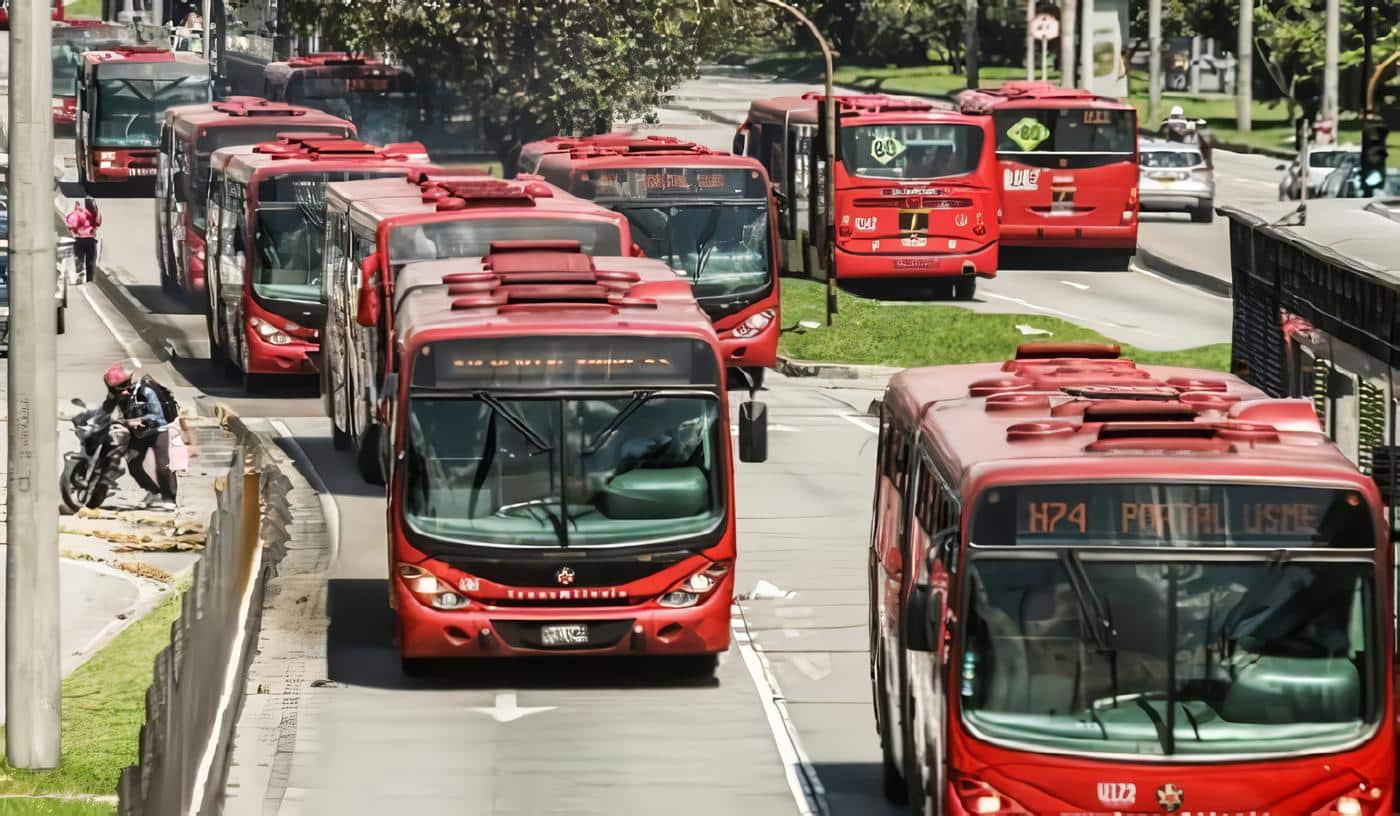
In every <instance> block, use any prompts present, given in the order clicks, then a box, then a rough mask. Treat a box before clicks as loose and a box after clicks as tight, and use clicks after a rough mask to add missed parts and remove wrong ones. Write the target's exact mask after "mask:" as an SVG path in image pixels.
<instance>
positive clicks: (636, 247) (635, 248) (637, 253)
mask: <svg viewBox="0 0 1400 816" xmlns="http://www.w3.org/2000/svg"><path fill="white" fill-rule="evenodd" d="M646 256H647V254H646V252H644V251H643V250H642V245H641V244H639V243H637V242H636V241H633V242H632V257H633V258H645V257H646Z"/></svg>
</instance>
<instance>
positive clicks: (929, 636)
mask: <svg viewBox="0 0 1400 816" xmlns="http://www.w3.org/2000/svg"><path fill="white" fill-rule="evenodd" d="M957 544H958V530H957V528H956V527H950V528H948V529H946V530H941V531H939V532H937V533H935V534H934V536H933V543H932V544H930V545H929V546H928V551H927V552H925V553H924V563H923V565H922V571H921V572H920V574H919V580H918V581H917V582H916V583H915V584H914V586H912V587H911V588H910V589H909V602H908V604H906V605H905V608H904V609H905V612H904V645H905V647H906V648H908V649H909V650H910V651H914V652H931V651H933V650H934V648H935V647H936V646H937V645H938V644H936V643H934V640H935V638H934V632H935V631H936V629H937V624H938V620H937V619H936V617H937V616H941V615H942V614H943V610H942V609H941V608H935V604H934V602H933V587H932V586H931V585H930V584H929V576H931V575H933V566H934V564H935V563H937V562H938V560H939V558H940V557H941V556H942V554H943V552H944V551H945V550H946V549H948V548H949V547H956V546H957Z"/></svg>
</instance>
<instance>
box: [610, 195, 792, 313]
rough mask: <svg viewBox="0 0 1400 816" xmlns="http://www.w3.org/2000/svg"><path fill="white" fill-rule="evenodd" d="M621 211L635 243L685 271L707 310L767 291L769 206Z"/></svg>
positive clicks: (651, 207)
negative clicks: (629, 225)
mask: <svg viewBox="0 0 1400 816" xmlns="http://www.w3.org/2000/svg"><path fill="white" fill-rule="evenodd" d="M615 209H617V210H618V211H619V212H621V213H622V214H623V215H625V216H627V220H628V221H629V222H631V225H632V240H634V241H636V242H637V245H638V246H640V247H641V248H642V251H643V252H644V253H646V256H647V257H648V258H657V259H660V260H662V261H665V262H666V263H667V264H669V265H670V266H671V267H672V268H674V269H675V270H677V271H678V272H684V273H685V275H686V277H688V278H689V279H690V281H691V284H692V286H693V288H694V290H695V297H696V299H698V300H699V301H701V306H702V307H711V306H714V305H717V304H718V302H723V301H734V300H742V299H743V298H745V297H746V296H754V295H758V294H760V293H761V292H763V291H764V290H765V289H766V288H767V286H768V278H769V274H770V273H769V258H770V254H769V253H770V252H771V248H770V247H769V241H768V239H769V232H768V204H767V202H763V201H756V202H751V203H735V204H727V203H726V204H690V205H686V204H678V205H666V204H652V205H644V204H642V205H634V204H627V205H619V206H616V207H615ZM707 311H708V308H707ZM731 311H732V310H731Z"/></svg>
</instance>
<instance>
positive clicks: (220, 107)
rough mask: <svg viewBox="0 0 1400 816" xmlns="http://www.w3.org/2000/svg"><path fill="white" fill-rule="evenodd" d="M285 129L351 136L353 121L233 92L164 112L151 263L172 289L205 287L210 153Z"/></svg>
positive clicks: (192, 291) (188, 291)
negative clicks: (201, 102)
mask: <svg viewBox="0 0 1400 816" xmlns="http://www.w3.org/2000/svg"><path fill="white" fill-rule="evenodd" d="M286 131H296V133H298V134H325V135H327V136H333V137H344V138H348V137H353V136H354V135H355V126H354V125H352V124H350V123H349V122H347V121H345V120H344V119H337V118H336V117H334V116H331V115H330V114H327V113H322V112H321V111H317V110H312V109H310V108H302V107H297V106H295V105H284V104H282V103H280V102H268V101H267V100H264V99H258V98H257V97H251V96H233V97H229V98H228V99H225V100H223V101H220V102H214V103H212V104H206V105H185V106H182V107H178V108H171V109H169V110H167V111H166V112H165V119H164V122H163V124H162V125H161V131H160V155H159V157H158V159H157V162H156V166H157V169H158V172H157V173H156V196H155V206H156V263H157V265H158V266H159V267H160V284H161V288H163V289H164V290H165V291H166V292H168V293H170V294H177V293H179V294H183V295H185V296H186V297H193V296H197V295H199V294H201V293H203V292H204V244H205V238H204V229H205V222H206V220H207V215H208V214H207V207H208V197H209V172H210V156H211V155H212V154H213V152H214V151H215V150H218V149H219V148H221V147H227V146H229V145H251V144H258V143H261V142H265V141H268V140H271V139H275V138H277V135H278V134H279V133H282V132H286Z"/></svg>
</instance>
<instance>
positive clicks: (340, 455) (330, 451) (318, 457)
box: [277, 435, 384, 499]
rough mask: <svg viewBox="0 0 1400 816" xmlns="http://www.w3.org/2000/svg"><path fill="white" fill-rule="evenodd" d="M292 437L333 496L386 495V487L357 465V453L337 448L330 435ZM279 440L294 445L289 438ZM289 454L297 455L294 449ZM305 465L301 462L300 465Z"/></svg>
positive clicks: (372, 496)
mask: <svg viewBox="0 0 1400 816" xmlns="http://www.w3.org/2000/svg"><path fill="white" fill-rule="evenodd" d="M292 440H294V441H295V442H296V444H297V446H298V447H300V448H301V449H302V451H304V452H305V453H306V457H307V459H309V460H310V462H307V463H306V464H307V465H308V466H310V465H312V464H313V463H314V465H315V470H316V473H317V475H319V476H320V477H321V481H323V482H324V483H325V485H326V489H327V490H329V491H330V492H331V494H332V495H335V496H364V497H368V498H380V499H382V498H383V497H384V486H383V485H372V484H370V483H369V482H366V481H365V480H364V479H362V478H361V477H360V471H359V470H358V469H357V468H356V467H355V459H354V455H353V454H352V453H350V452H349V451H338V450H336V449H335V446H334V445H333V444H331V438H330V437H329V436H304V435H296V436H293V437H292ZM277 441H278V444H281V445H283V446H284V447H290V444H289V442H288V440H283V439H280V438H279V439H278V440H277ZM287 455H288V456H292V458H294V459H295V458H296V457H295V456H294V455H293V454H292V452H291V451H290V450H289V451H288V452H287ZM302 464H303V463H301V462H298V463H297V465H298V466H301V465H302ZM303 470H305V468H303Z"/></svg>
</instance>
